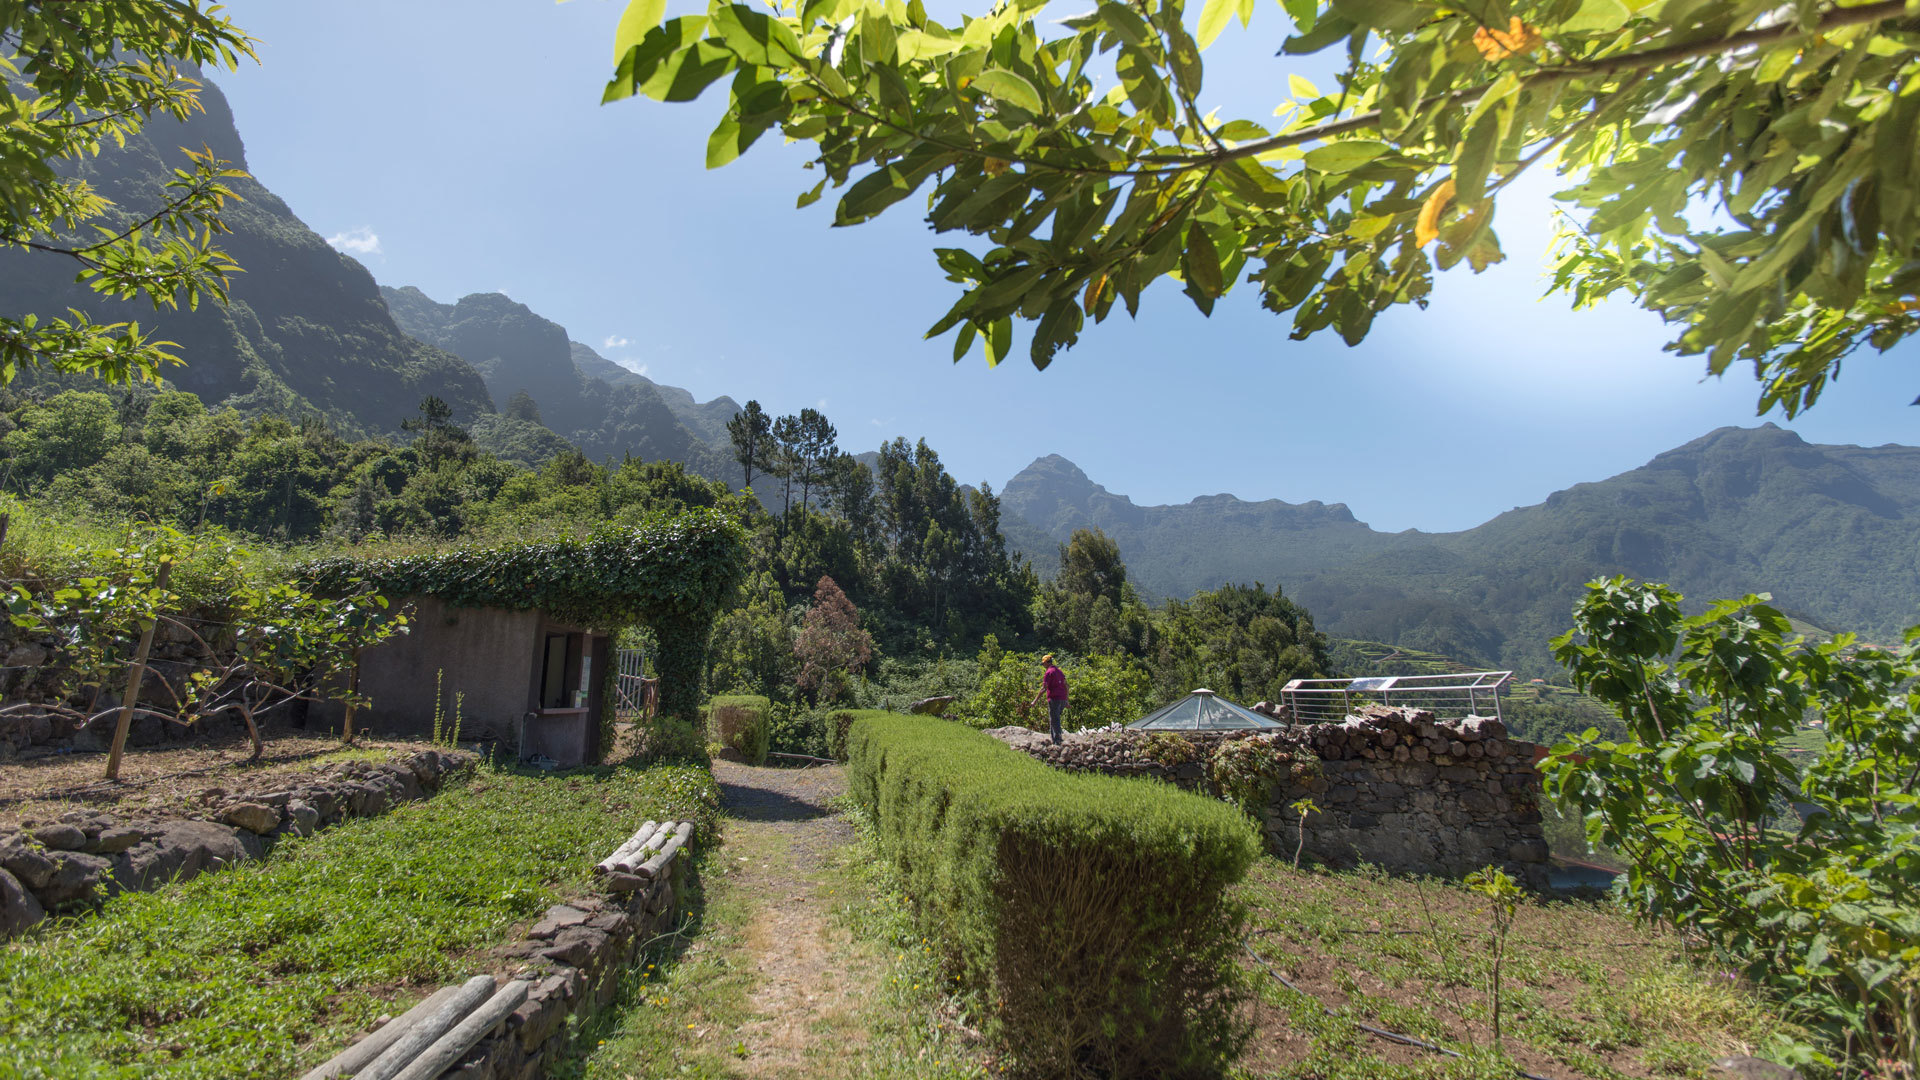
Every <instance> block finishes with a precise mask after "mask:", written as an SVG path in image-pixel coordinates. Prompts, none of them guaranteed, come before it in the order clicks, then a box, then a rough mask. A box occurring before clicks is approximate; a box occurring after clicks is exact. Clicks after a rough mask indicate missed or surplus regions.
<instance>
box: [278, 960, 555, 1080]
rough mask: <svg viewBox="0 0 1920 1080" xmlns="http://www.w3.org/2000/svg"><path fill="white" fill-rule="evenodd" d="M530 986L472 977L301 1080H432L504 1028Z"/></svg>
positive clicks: (525, 982) (429, 1000) (443, 991)
mask: <svg viewBox="0 0 1920 1080" xmlns="http://www.w3.org/2000/svg"><path fill="white" fill-rule="evenodd" d="M531 985H532V984H531V983H529V982H528V981H527V980H525V979H511V980H506V981H504V982H503V981H501V980H498V979H495V978H494V977H493V976H492V975H475V976H474V977H473V978H471V979H468V980H467V981H466V982H464V983H462V984H460V985H459V986H449V987H445V988H443V989H441V990H439V991H438V992H436V993H435V994H434V995H433V996H432V997H429V998H427V999H426V1000H425V1001H422V1002H421V1003H420V1004H418V1005H415V1006H414V1007H413V1008H412V1009H409V1010H408V1011H407V1012H406V1013H405V1014H404V1015H402V1016H400V1017H398V1018H396V1019H394V1020H390V1021H388V1022H387V1023H386V1024H384V1025H382V1026H381V1028H380V1029H379V1030H378V1031H375V1032H374V1033H373V1034H371V1035H369V1036H367V1037H366V1038H364V1039H362V1040H360V1041H359V1042H357V1043H355V1044H353V1045H352V1046H350V1047H348V1048H347V1049H345V1050H343V1051H341V1052H340V1053H339V1054H337V1055H335V1056H334V1057H333V1058H332V1059H331V1060H329V1061H328V1062H326V1063H325V1064H324V1065H321V1066H319V1067H318V1068H315V1069H314V1070H312V1071H311V1072H309V1073H307V1074H306V1075H305V1076H304V1077H302V1078H301V1080H339V1078H341V1077H348V1076H350V1077H352V1078H353V1080H434V1078H435V1077H438V1076H439V1075H440V1074H441V1073H443V1072H445V1071H446V1070H447V1069H449V1068H451V1067H452V1066H453V1065H455V1064H456V1063H457V1062H459V1061H460V1060H461V1059H462V1058H464V1057H466V1055H467V1052H468V1051H470V1050H472V1049H473V1048H474V1046H476V1045H477V1044H478V1043H479V1042H480V1040H481V1039H483V1038H486V1037H487V1036H488V1035H490V1034H493V1033H495V1031H496V1030H497V1029H500V1028H502V1027H504V1025H505V1024H506V1022H507V1018H508V1017H510V1016H512V1015H513V1013H514V1010H516V1009H518V1008H519V1007H520V1005H521V1003H522V1002H524V1001H526V1000H527V990H528V988H529V987H530V986H531Z"/></svg>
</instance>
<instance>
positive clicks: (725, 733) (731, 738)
mask: <svg viewBox="0 0 1920 1080" xmlns="http://www.w3.org/2000/svg"><path fill="white" fill-rule="evenodd" d="M772 711H773V706H772V703H770V702H769V701H767V699H766V698H763V697H756V696H753V695H749V694H742V695H738V696H733V697H717V698H714V699H713V702H712V703H711V704H710V705H709V706H708V709H707V730H708V732H709V734H711V735H712V737H713V741H714V742H717V743H719V744H720V745H722V746H725V747H727V748H728V749H730V750H732V751H733V752H734V753H737V754H739V755H740V759H741V760H742V761H745V762H746V763H747V764H749V765H764V764H766V762H767V744H768V735H769V733H768V730H767V715H768V714H769V713H770V712H772Z"/></svg>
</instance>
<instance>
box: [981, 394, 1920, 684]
mask: <svg viewBox="0 0 1920 1080" xmlns="http://www.w3.org/2000/svg"><path fill="white" fill-rule="evenodd" d="M1002 497H1003V500H1004V503H1005V506H1006V508H1007V510H1008V512H1009V515H1010V516H1015V515H1017V516H1020V517H1023V518H1025V519H1026V520H1027V521H1029V522H1031V523H1032V524H1034V525H1036V526H1038V527H1040V528H1041V529H1042V530H1043V531H1044V532H1045V533H1046V534H1047V535H1048V536H1049V537H1051V538H1061V539H1063V538H1065V537H1066V536H1067V535H1069V534H1070V533H1071V531H1072V529H1074V528H1076V527H1080V526H1082V525H1097V526H1099V527H1101V528H1103V529H1105V530H1106V531H1107V532H1108V533H1109V534H1110V535H1112V536H1114V537H1115V539H1116V540H1118V541H1119V544H1120V549H1121V552H1122V554H1123V555H1124V556H1125V558H1126V559H1127V564H1128V568H1129V571H1130V573H1131V575H1132V576H1134V577H1135V578H1136V579H1137V580H1138V581H1139V582H1140V584H1141V587H1142V588H1143V590H1144V591H1147V592H1150V593H1154V594H1158V595H1186V594H1188V593H1191V592H1192V591H1194V590H1196V589H1203V588H1213V587H1216V586H1218V585H1220V584H1222V583H1224V582H1227V581H1253V580H1259V581H1265V582H1268V583H1276V582H1277V583H1279V584H1282V585H1284V586H1285V587H1286V588H1287V590H1288V592H1289V593H1290V594H1291V595H1293V596H1294V597H1295V598H1296V599H1299V600H1300V601H1301V602H1303V603H1305V604H1306V605H1307V606H1308V607H1309V608H1311V609H1312V611H1313V612H1314V615H1315V618H1316V620H1317V622H1318V623H1319V625H1320V626H1321V627H1322V628H1323V629H1326V630H1328V631H1329V632H1330V633H1334V634H1338V635H1341V636H1345V637H1354V638H1363V639H1369V640H1374V641H1383V642H1391V643H1393V644H1396V645H1400V646H1403V647H1408V648H1415V649H1426V650H1431V651H1434V652H1441V653H1446V654H1448V655H1451V656H1456V657H1460V658H1462V659H1465V660H1471V661H1475V662H1479V661H1489V662H1499V663H1502V664H1518V665H1520V666H1522V667H1523V668H1528V669H1535V670H1538V669H1542V668H1545V667H1546V666H1548V665H1549V664H1550V663H1551V661H1550V659H1549V657H1548V653H1547V641H1548V639H1549V638H1551V637H1552V636H1553V635H1555V634H1558V633H1559V632H1561V631H1562V630H1564V629H1565V628H1566V625H1567V622H1568V612H1569V611H1570V609H1571V608H1572V605H1573V603H1574V601H1575V599H1576V598H1577V597H1578V595H1579V592H1580V587H1581V585H1582V584H1583V583H1585V582H1587V581H1589V580H1591V579H1593V578H1594V577H1597V576H1601V575H1605V574H1614V573H1621V574H1628V575H1631V576H1634V577H1638V578H1643V579H1648V580H1655V581H1665V582H1668V583H1670V584H1672V585H1673V586H1675V587H1676V588H1678V589H1680V590H1681V591H1682V592H1684V593H1686V594H1687V595H1688V596H1689V597H1690V598H1692V599H1694V600H1697V601H1704V600H1707V599H1710V598H1715V597H1723V596H1738V595H1742V594H1744V593H1747V592H1770V593H1772V594H1773V596H1774V602H1775V603H1776V604H1777V605H1778V606H1780V607H1781V608H1783V609H1784V610H1786V611H1788V612H1789V613H1792V614H1794V615H1796V616H1798V617H1799V618H1801V619H1803V620H1804V621H1806V622H1807V623H1810V624H1812V625H1815V626H1819V627H1835V628H1842V629H1853V630H1857V631H1859V632H1860V633H1862V634H1863V635H1865V636H1867V637H1868V638H1869V639H1875V640H1880V641H1883V642H1890V641H1892V640H1893V639H1894V636H1895V635H1896V634H1897V633H1898V631H1899V630H1900V629H1901V628H1902V627H1903V626H1905V625H1907V624H1908V623H1910V622H1913V621H1915V619H1916V612H1920V448H1915V447H1906V446H1891V445H1889V446H1882V447H1874V448H1865V447H1857V446H1817V445H1813V444H1810V443H1807V442H1805V441H1804V440H1802V439H1801V438H1800V437H1799V436H1798V435H1795V434H1794V433H1793V432H1791V431H1786V430H1783V429H1781V428H1778V427H1776V426H1774V425H1772V424H1766V425H1763V426H1761V427H1758V428H1721V429H1719V430H1717V431H1714V432H1711V433H1709V434H1708V435H1705V436H1703V437H1701V438H1699V439H1696V440H1694V441H1693V442H1690V443H1688V444H1686V445H1685V446H1682V447H1679V448H1677V449H1674V450H1671V451H1668V452H1667V453H1664V454H1661V455H1659V456H1658V457H1656V458H1654V459H1653V460H1652V461H1650V462H1648V463H1647V464H1646V465H1644V466H1642V467H1640V468H1638V469H1633V470H1630V471H1628V472H1625V473H1622V474H1620V475H1618V476H1615V477H1612V478H1609V479H1607V480H1603V481H1598V482H1595V483H1589V484H1579V485H1576V486H1574V487H1572V488H1569V489H1567V490H1565V491H1559V492H1555V493H1554V494H1553V495H1551V496H1549V497H1548V498H1547V500H1546V501H1545V502H1543V503H1541V504H1539V505H1536V506H1528V507H1522V508H1519V509H1516V510H1511V511H1508V512H1507V513H1505V514H1501V515H1500V516H1499V517H1496V518H1494V519H1493V520H1492V521H1489V522H1487V523H1486V524H1484V525H1481V526H1478V527H1476V528H1473V529H1468V530H1465V531H1463V532H1457V533H1421V532H1417V531H1409V532H1405V533H1392V534H1390V533H1380V532H1375V531H1374V530H1372V529H1369V528H1367V527H1366V526H1365V525H1363V524H1360V523H1358V522H1355V521H1354V520H1353V519H1352V515H1351V514H1349V513H1347V511H1346V508H1345V507H1343V506H1339V505H1337V504H1336V505H1334V506H1323V505H1321V504H1317V503H1309V504H1306V505H1304V506H1294V505H1291V504H1287V503H1280V502H1265V503H1247V502H1242V501H1240V500H1238V499H1233V498H1231V497H1229V496H1211V497H1207V498H1202V499H1196V500H1194V501H1193V502H1191V503H1188V504H1186V505H1184V506H1153V507H1140V506H1135V505H1133V504H1132V503H1131V502H1130V501H1129V500H1127V499H1125V498H1124V497H1122V496H1117V495H1113V494H1112V493H1110V492H1107V491H1106V490H1105V489H1104V488H1101V487H1099V486H1098V485H1096V484H1094V483H1093V482H1092V481H1091V480H1088V479H1087V478H1086V477H1085V474H1083V473H1081V472H1080V471H1079V470H1078V469H1077V468H1074V467H1073V466H1072V465H1071V463H1068V462H1066V461H1064V459H1060V458H1043V459H1041V460H1040V461H1036V462H1035V463H1034V464H1033V465H1031V466H1029V467H1028V468H1027V469H1026V470H1025V471H1023V472H1022V473H1021V474H1020V475H1019V476H1016V477H1015V478H1014V479H1013V480H1011V481H1009V482H1008V484H1007V486H1006V489H1005V490H1004V491H1003V492H1002Z"/></svg>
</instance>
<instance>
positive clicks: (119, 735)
mask: <svg viewBox="0 0 1920 1080" xmlns="http://www.w3.org/2000/svg"><path fill="white" fill-rule="evenodd" d="M172 574H173V561H172V560H171V559H166V560H162V561H161V563H160V573H159V574H157V575H155V577H154V579H153V588H154V591H156V592H160V593H165V592H166V591H167V578H168V577H170V576H172ZM159 625H160V613H159V612H157V611H156V612H154V617H153V621H151V622H149V623H147V628H146V629H145V630H142V631H141V632H140V647H139V648H137V649H135V650H134V651H133V672H132V674H130V675H128V676H127V696H126V697H124V698H121V699H120V722H119V723H117V724H115V725H114V726H113V748H112V749H111V750H110V751H108V753H107V779H109V780H118V779H120V752H121V751H123V750H125V749H126V747H127V729H129V728H131V727H132V726H133V707H134V705H136V704H138V703H139V701H140V681H141V680H142V679H144V678H146V674H147V654H148V653H149V652H152V651H153V632H154V630H155V629H156V628H158V627H159Z"/></svg>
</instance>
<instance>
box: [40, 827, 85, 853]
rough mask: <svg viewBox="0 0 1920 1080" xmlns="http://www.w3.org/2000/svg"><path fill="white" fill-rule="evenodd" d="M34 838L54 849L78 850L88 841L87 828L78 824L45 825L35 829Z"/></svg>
mask: <svg viewBox="0 0 1920 1080" xmlns="http://www.w3.org/2000/svg"><path fill="white" fill-rule="evenodd" d="M33 838H34V839H35V840H38V841H39V842H40V843H41V845H42V846H44V847H46V848H48V849H50V850H53V851H78V850H80V849H81V848H83V847H85V846H86V843H87V833H86V830H85V829H82V828H80V827H79V826H78V825H43V826H41V827H40V828H38V829H35V830H33Z"/></svg>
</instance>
